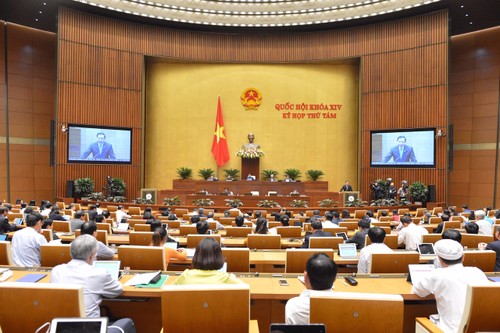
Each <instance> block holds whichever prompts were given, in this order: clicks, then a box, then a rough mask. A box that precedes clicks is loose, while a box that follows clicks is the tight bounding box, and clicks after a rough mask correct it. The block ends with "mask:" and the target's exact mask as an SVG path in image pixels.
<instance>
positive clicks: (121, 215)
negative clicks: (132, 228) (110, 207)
mask: <svg viewBox="0 0 500 333" xmlns="http://www.w3.org/2000/svg"><path fill="white" fill-rule="evenodd" d="M123 208H125V207H123V205H119V206H118V209H117V210H116V223H121V221H122V220H123V219H125V220H126V219H129V218H131V216H130V215H128V214H127V213H126V212H125V211H124V210H123Z"/></svg>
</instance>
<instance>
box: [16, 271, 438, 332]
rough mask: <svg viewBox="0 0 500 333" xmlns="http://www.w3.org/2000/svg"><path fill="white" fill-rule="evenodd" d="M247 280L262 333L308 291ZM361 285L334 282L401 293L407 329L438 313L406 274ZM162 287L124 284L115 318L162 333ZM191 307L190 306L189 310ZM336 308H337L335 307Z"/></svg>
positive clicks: (363, 279)
mask: <svg viewBox="0 0 500 333" xmlns="http://www.w3.org/2000/svg"><path fill="white" fill-rule="evenodd" d="M13 270H14V275H13V276H12V277H11V278H9V279H8V280H7V281H8V282H14V281H16V280H17V279H19V278H20V277H21V276H23V275H26V274H29V273H33V272H34V271H35V270H24V269H20V268H13ZM40 270H41V271H43V272H44V273H46V274H47V276H46V277H44V278H43V279H42V280H40V281H39V282H38V283H49V282H50V270H43V268H41V269H38V270H36V271H40ZM134 274H135V272H131V273H130V274H124V275H123V277H122V279H121V280H120V282H121V283H122V284H123V283H125V282H127V281H128V280H129V279H130V278H132V277H133V275H134ZM166 274H169V278H168V279H167V282H166V284H171V283H173V281H175V279H176V278H177V275H179V274H180V273H179V272H166ZM236 275H237V276H238V278H240V279H241V280H242V281H243V282H245V283H247V284H248V285H249V286H250V293H251V296H250V297H251V306H250V318H251V319H255V320H258V323H259V330H260V332H267V331H268V330H269V325H270V323H273V322H275V323H280V322H284V321H285V317H284V316H285V304H286V302H287V301H288V300H289V299H290V298H292V297H295V296H297V295H299V294H300V293H301V292H302V291H303V290H305V287H304V285H303V284H302V282H300V281H299V279H298V278H297V277H298V274H258V275H257V274H252V273H242V274H236ZM283 278H286V279H287V281H288V286H282V285H280V284H279V280H280V279H283ZM356 279H357V280H358V285H357V286H351V285H348V284H346V283H345V282H344V279H343V275H339V276H338V277H337V280H336V281H335V283H334V289H335V290H336V291H343V292H360V293H386V294H399V295H401V296H402V297H403V299H404V301H405V321H404V325H405V329H404V332H414V326H415V317H417V316H428V315H430V314H432V313H436V311H437V310H436V307H435V302H434V299H433V297H432V296H429V297H426V298H420V297H418V296H416V295H415V294H413V293H412V292H411V284H410V283H408V282H407V281H406V276H405V275H403V274H401V275H376V276H370V275H358V276H357V277H356ZM160 296H161V289H147V288H135V287H130V286H125V287H124V292H123V294H122V296H121V297H120V298H118V299H107V300H104V302H103V305H105V306H107V307H108V308H109V309H110V310H111V313H112V314H113V315H114V316H115V317H130V318H132V319H133V320H134V322H135V323H136V326H137V332H138V333H142V332H159V331H160V329H161V326H162V323H161V318H162V317H161V301H160ZM187 310H188V309H187ZM332 311H335V310H334V309H332Z"/></svg>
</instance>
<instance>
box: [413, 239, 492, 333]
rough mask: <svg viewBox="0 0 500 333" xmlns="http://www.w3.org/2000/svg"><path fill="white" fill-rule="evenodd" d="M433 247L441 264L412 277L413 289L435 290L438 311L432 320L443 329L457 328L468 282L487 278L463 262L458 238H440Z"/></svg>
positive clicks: (421, 293)
mask: <svg viewBox="0 0 500 333" xmlns="http://www.w3.org/2000/svg"><path fill="white" fill-rule="evenodd" d="M434 251H435V252H436V255H437V257H438V260H439V261H440V263H441V266H442V267H443V268H439V269H435V270H434V271H432V272H431V273H430V274H429V275H428V276H425V277H423V278H422V280H419V281H415V282H414V283H413V289H412V292H414V293H415V294H417V295H418V296H422V297H425V296H427V295H429V294H434V296H435V297H436V304H437V309H438V314H439V320H438V321H437V322H436V321H435V324H437V325H438V326H439V328H441V329H442V330H443V331H445V332H457V330H458V327H459V325H460V322H461V320H462V316H463V312H464V308H465V298H466V295H467V284H468V283H485V282H487V281H488V279H487V278H486V275H484V273H483V272H482V271H481V270H480V269H478V268H477V267H464V266H463V264H462V261H463V253H464V252H463V247H462V245H461V244H460V243H458V242H457V241H454V240H451V239H441V240H439V241H437V242H436V243H435V244H434ZM492 306H493V305H492ZM431 320H432V319H431Z"/></svg>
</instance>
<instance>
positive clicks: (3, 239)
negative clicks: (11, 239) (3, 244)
mask: <svg viewBox="0 0 500 333" xmlns="http://www.w3.org/2000/svg"><path fill="white" fill-rule="evenodd" d="M7 236H8V235H3V234H2V235H0V241H6V240H7Z"/></svg>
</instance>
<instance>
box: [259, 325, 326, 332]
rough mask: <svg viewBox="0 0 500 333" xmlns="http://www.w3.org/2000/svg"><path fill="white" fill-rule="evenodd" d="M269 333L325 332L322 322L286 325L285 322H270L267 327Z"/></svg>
mask: <svg viewBox="0 0 500 333" xmlns="http://www.w3.org/2000/svg"><path fill="white" fill-rule="evenodd" d="M269 332H271V333H326V327H325V325H324V324H309V325H286V324H271V328H270V329H269Z"/></svg>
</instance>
